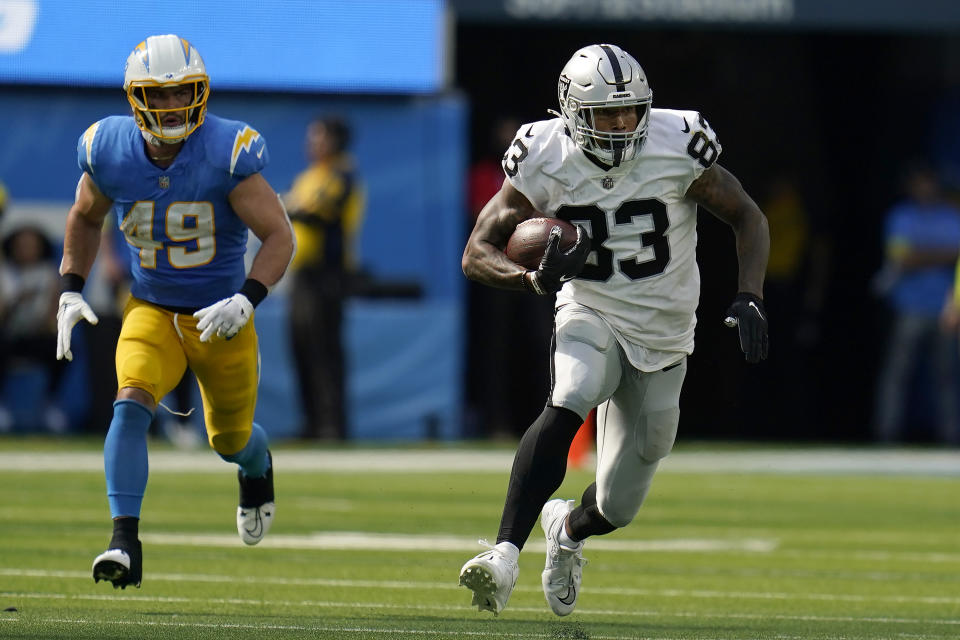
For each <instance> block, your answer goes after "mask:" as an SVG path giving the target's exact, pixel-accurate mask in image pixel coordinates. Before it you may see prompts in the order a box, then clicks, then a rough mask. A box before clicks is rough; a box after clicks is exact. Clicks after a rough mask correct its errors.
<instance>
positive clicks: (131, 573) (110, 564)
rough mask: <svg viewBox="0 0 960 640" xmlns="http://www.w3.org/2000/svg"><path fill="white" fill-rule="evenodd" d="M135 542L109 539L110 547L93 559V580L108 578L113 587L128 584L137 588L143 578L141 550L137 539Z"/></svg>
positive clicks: (125, 586)
mask: <svg viewBox="0 0 960 640" xmlns="http://www.w3.org/2000/svg"><path fill="white" fill-rule="evenodd" d="M135 543H136V544H135V545H131V544H128V543H120V544H116V540H111V541H110V548H109V549H107V550H106V551H104V552H103V553H101V554H100V555H98V556H97V557H96V559H95V560H94V561H93V581H94V582H100V581H101V580H109V581H110V582H112V583H113V588H114V589H116V588H118V587H119V588H121V589H126V588H127V585H130V584H132V585H133V586H135V587H137V588H138V589H139V588H140V581H141V580H142V578H143V550H142V548H141V546H140V541H139V540H136V541H135Z"/></svg>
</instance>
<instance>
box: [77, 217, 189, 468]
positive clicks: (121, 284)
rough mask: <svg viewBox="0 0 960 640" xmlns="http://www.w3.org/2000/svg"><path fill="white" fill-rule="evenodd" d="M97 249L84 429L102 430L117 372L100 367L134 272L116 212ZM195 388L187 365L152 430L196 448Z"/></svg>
mask: <svg viewBox="0 0 960 640" xmlns="http://www.w3.org/2000/svg"><path fill="white" fill-rule="evenodd" d="M100 246H101V251H100V252H99V254H98V255H97V266H98V269H99V271H100V275H101V278H102V280H103V285H104V288H105V290H106V291H105V293H106V295H105V296H103V297H104V298H105V299H104V300H101V303H100V304H99V305H95V304H94V303H93V300H91V305H90V306H91V307H93V308H94V311H95V312H96V313H97V317H98V318H100V322H98V323H97V324H89V323H85V324H84V330H85V334H86V338H87V340H88V342H89V344H90V345H91V348H90V350H89V354H88V364H89V370H90V376H89V378H88V385H89V386H90V387H91V405H92V408H91V411H90V417H89V420H88V425H89V426H88V429H89V430H91V431H102V430H103V426H104V425H107V424H109V423H110V416H111V415H112V413H113V398H114V395H115V394H116V392H117V379H116V376H112V377H107V376H104V375H103V372H104V371H109V370H111V369H112V368H113V352H114V351H116V348H117V340H118V339H119V338H120V325H121V319H122V317H123V309H124V307H125V306H126V304H127V301H128V300H129V298H130V284H131V281H132V278H133V275H132V273H131V271H130V251H129V249H128V248H127V240H126V238H125V237H124V234H123V231H121V229H120V224H119V223H118V222H117V219H116V214H114V213H113V212H112V211H111V212H110V213H109V214H107V219H106V221H105V222H104V225H103V231H102V232H101V234H100ZM195 388H196V376H194V375H193V372H192V371H190V369H189V368H187V370H186V371H185V372H184V374H183V378H181V380H180V383H179V384H177V386H176V387H174V389H173V391H171V392H170V394H169V396H168V397H171V398H172V401H173V404H174V406H173V407H168V406H167V405H166V404H164V403H163V402H161V403H160V406H161V407H163V408H164V409H165V410H166V412H167V413H166V414H162V413H160V412H157V413H156V414H155V415H154V417H153V418H154V419H153V425H152V427H154V428H152V429H151V431H152V433H153V435H155V436H156V435H161V434H162V436H163V437H164V438H166V439H167V440H169V441H170V442H171V443H173V444H174V445H175V446H177V447H179V448H181V449H193V448H196V447H199V446H200V445H201V444H202V443H203V441H204V434H203V431H204V429H203V425H202V424H200V423H198V422H197V421H196V420H194V419H193V418H195V417H196V416H194V407H193V390H194V389H195Z"/></svg>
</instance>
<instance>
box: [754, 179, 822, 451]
mask: <svg viewBox="0 0 960 640" xmlns="http://www.w3.org/2000/svg"><path fill="white" fill-rule="evenodd" d="M760 209H761V210H762V211H763V212H764V214H765V215H766V218H767V224H768V225H769V229H770V259H769V261H768V263H767V274H766V280H765V282H764V298H763V301H764V304H765V305H766V308H767V311H768V312H769V314H770V315H771V316H773V317H775V318H778V319H779V324H782V325H783V327H782V331H781V332H780V333H779V334H778V335H779V336H780V338H779V340H778V341H777V345H776V348H775V349H774V350H773V351H772V352H771V353H770V358H769V359H768V360H767V364H766V366H765V367H758V368H754V367H751V368H749V369H747V370H745V371H744V374H745V375H746V376H747V377H748V379H749V381H750V383H749V384H748V385H746V387H745V388H747V389H750V393H751V395H752V397H754V398H755V399H756V402H758V403H759V405H760V406H762V407H763V413H764V415H767V416H769V418H770V420H769V421H770V423H772V424H781V425H784V427H785V429H784V432H785V433H799V432H801V431H803V430H804V427H803V425H805V424H809V423H810V421H811V420H815V419H816V418H815V416H812V415H810V413H809V412H810V410H811V408H812V407H811V405H810V404H809V403H785V402H783V401H782V398H783V393H782V390H783V389H785V388H788V389H790V390H791V392H792V393H793V394H794V395H795V396H798V397H804V396H811V395H812V394H815V393H816V389H815V387H814V385H815V382H816V377H815V376H814V375H813V374H812V371H811V370H812V368H813V366H814V363H813V362H812V357H813V351H814V349H815V348H816V346H817V345H818V344H819V342H820V325H819V315H820V311H821V309H822V308H823V301H824V297H825V293H826V285H827V275H828V271H829V265H828V263H829V254H830V249H829V241H828V240H827V239H826V237H825V234H823V233H821V232H819V231H818V229H817V227H816V223H815V220H814V216H813V215H811V211H810V210H809V209H808V207H807V203H806V202H805V201H804V198H803V196H802V193H801V189H800V181H799V180H798V178H797V176H796V175H795V174H793V173H791V172H780V173H777V174H775V175H774V176H773V178H772V179H771V180H770V182H769V185H768V187H767V189H766V194H765V197H764V199H763V200H762V201H761V202H760Z"/></svg>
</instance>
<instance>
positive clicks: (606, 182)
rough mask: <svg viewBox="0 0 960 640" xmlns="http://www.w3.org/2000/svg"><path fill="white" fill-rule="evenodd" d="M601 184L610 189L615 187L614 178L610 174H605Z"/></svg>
mask: <svg viewBox="0 0 960 640" xmlns="http://www.w3.org/2000/svg"><path fill="white" fill-rule="evenodd" d="M600 186H601V187H603V188H604V189H608V190H609V189H613V178H611V177H610V176H603V178H602V179H601V180H600Z"/></svg>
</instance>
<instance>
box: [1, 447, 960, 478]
mask: <svg viewBox="0 0 960 640" xmlns="http://www.w3.org/2000/svg"><path fill="white" fill-rule="evenodd" d="M0 446H3V441H2V439H0ZM513 453H514V452H513V451H512V450H509V451H508V450H497V451H472V450H465V449H457V448H453V447H451V448H450V449H444V450H436V449H373V450H371V449H364V450H347V451H334V450H295V449H278V450H276V451H274V459H275V460H276V462H277V468H278V471H280V472H283V473H294V472H311V473H354V472H364V473H386V472H390V473H400V472H404V473H450V472H459V473H471V472H476V473H485V472H503V473H509V472H510V467H511V465H512V463H513ZM592 465H593V463H592V461H591V463H590V464H589V465H587V468H593V466H592ZM229 468H230V465H228V464H227V463H225V462H223V461H222V460H221V459H220V458H219V457H217V455H216V454H215V453H213V451H210V450H205V451H156V452H152V453H151V454H150V471H151V473H169V472H180V471H191V472H197V473H223V472H225V471H227V469H229ZM0 469H2V470H3V471H16V472H30V471H43V472H49V471H61V472H66V471H90V472H97V473H103V456H102V454H101V453H100V452H98V451H81V452H67V451H35V452H27V451H0ZM661 469H662V470H663V471H664V472H667V473H669V472H682V473H777V474H783V473H786V474H805V473H837V474H883V475H890V474H904V475H924V476H960V450H917V449H889V450H887V449H884V450H879V449H870V448H851V449H840V448H830V449H800V450H798V449H789V450H786V449H766V450H764V449H757V450H749V451H738V450H730V451H691V452H684V451H678V452H674V453H672V454H670V455H669V456H668V457H667V458H666V459H665V460H664V461H663V463H662V464H661Z"/></svg>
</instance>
